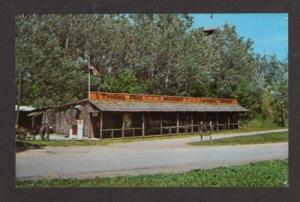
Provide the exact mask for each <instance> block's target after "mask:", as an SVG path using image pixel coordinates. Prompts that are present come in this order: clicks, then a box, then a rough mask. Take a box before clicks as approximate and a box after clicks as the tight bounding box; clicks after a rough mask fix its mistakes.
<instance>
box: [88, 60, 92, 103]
mask: <svg viewBox="0 0 300 202" xmlns="http://www.w3.org/2000/svg"><path fill="white" fill-rule="evenodd" d="M88 69H89V74H88V99H90V91H91V63H90V56H88Z"/></svg>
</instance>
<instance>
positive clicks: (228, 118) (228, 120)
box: [227, 115, 230, 130]
mask: <svg viewBox="0 0 300 202" xmlns="http://www.w3.org/2000/svg"><path fill="white" fill-rule="evenodd" d="M229 124H230V117H229V115H228V117H227V129H228V130H229V129H230V125H229Z"/></svg>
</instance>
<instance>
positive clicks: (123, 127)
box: [122, 120, 125, 138]
mask: <svg viewBox="0 0 300 202" xmlns="http://www.w3.org/2000/svg"><path fill="white" fill-rule="evenodd" d="M124 129H125V122H124V120H123V121H122V138H124V137H125V131H124Z"/></svg>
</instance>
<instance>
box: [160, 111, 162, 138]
mask: <svg viewBox="0 0 300 202" xmlns="http://www.w3.org/2000/svg"><path fill="white" fill-rule="evenodd" d="M160 134H162V112H161V113H160Z"/></svg>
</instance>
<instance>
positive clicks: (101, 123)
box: [100, 112, 103, 140]
mask: <svg viewBox="0 0 300 202" xmlns="http://www.w3.org/2000/svg"><path fill="white" fill-rule="evenodd" d="M102 129H103V117H102V112H100V139H101V140H102V135H103V131H102Z"/></svg>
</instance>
